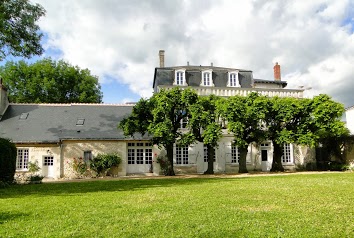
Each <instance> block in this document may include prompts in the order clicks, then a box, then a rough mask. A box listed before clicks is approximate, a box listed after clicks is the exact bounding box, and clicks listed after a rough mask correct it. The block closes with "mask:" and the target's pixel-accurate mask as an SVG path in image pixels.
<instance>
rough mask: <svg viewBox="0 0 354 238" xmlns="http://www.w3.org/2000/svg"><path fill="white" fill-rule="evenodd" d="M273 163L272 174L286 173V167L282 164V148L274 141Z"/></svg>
mask: <svg viewBox="0 0 354 238" xmlns="http://www.w3.org/2000/svg"><path fill="white" fill-rule="evenodd" d="M273 147H274V152H273V163H272V169H271V170H270V171H271V172H284V167H283V165H282V163H281V156H282V155H283V151H282V146H280V145H278V144H277V143H275V142H274V141H273Z"/></svg>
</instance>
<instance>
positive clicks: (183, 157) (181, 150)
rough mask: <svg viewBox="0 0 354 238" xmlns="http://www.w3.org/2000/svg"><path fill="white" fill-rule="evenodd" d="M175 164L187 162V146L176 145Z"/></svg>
mask: <svg viewBox="0 0 354 238" xmlns="http://www.w3.org/2000/svg"><path fill="white" fill-rule="evenodd" d="M176 164H188V146H178V145H177V146H176Z"/></svg>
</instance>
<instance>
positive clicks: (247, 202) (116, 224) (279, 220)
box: [0, 173, 354, 237]
mask: <svg viewBox="0 0 354 238" xmlns="http://www.w3.org/2000/svg"><path fill="white" fill-rule="evenodd" d="M0 237H354V173H327V174H292V175H280V176H251V177H236V178H177V179H176V178H170V179H165V178H161V179H160V178H159V179H125V180H109V181H103V180H95V181H90V182H79V183H77V182H76V183H51V184H49V183H46V184H34V185H17V186H13V187H10V188H6V189H0Z"/></svg>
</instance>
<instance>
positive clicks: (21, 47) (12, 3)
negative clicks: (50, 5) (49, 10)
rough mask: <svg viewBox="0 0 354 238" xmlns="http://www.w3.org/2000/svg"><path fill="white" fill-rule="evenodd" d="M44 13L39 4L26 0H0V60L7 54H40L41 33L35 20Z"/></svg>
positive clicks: (27, 55) (41, 50)
mask: <svg viewBox="0 0 354 238" xmlns="http://www.w3.org/2000/svg"><path fill="white" fill-rule="evenodd" d="M44 15H45V10H44V9H43V7H42V6H41V5H39V4H31V3H30V2H29V1H28V0H2V1H0V61H1V60H3V59H4V58H5V57H6V56H7V55H14V56H23V57H26V58H30V57H31V56H32V55H41V54H42V52H43V48H42V46H41V45H40V40H41V37H42V36H43V34H42V33H40V32H39V27H38V25H37V24H36V22H37V21H38V19H39V18H40V17H42V16H44Z"/></svg>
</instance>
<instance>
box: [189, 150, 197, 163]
mask: <svg viewBox="0 0 354 238" xmlns="http://www.w3.org/2000/svg"><path fill="white" fill-rule="evenodd" d="M196 163H197V148H196V146H195V145H190V146H189V147H188V164H196Z"/></svg>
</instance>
